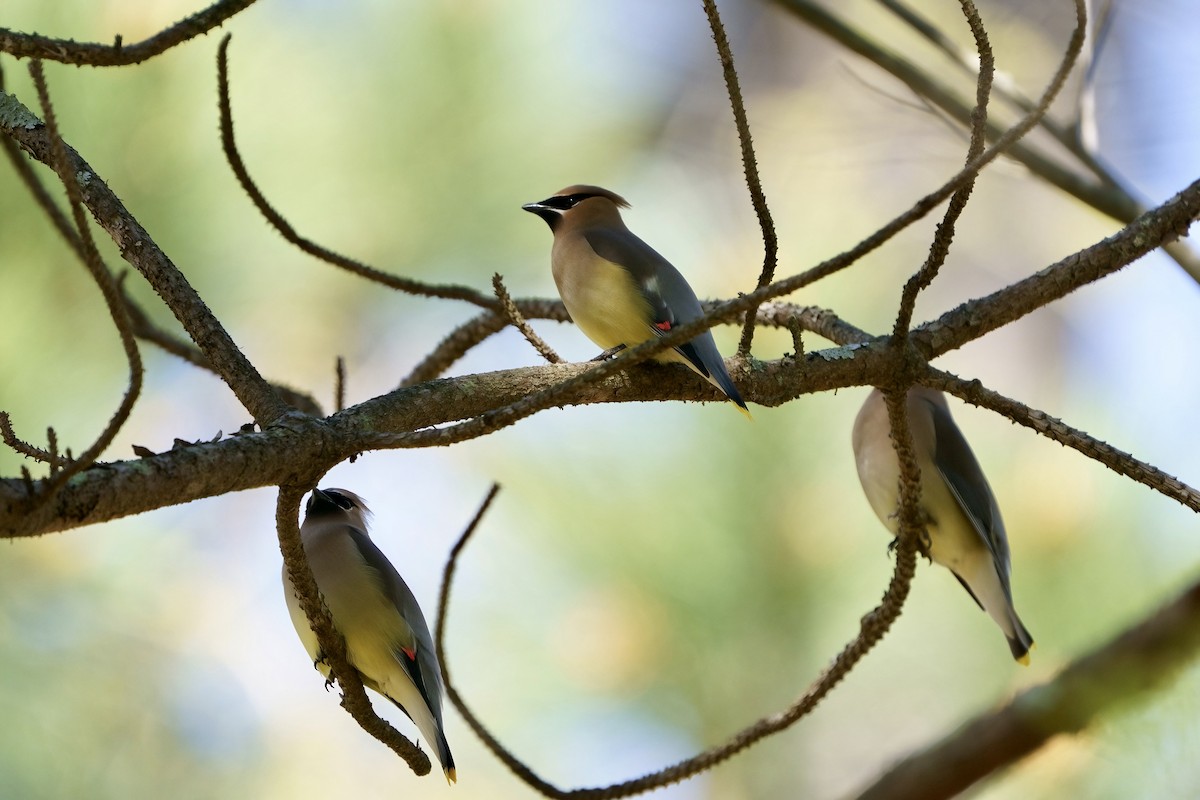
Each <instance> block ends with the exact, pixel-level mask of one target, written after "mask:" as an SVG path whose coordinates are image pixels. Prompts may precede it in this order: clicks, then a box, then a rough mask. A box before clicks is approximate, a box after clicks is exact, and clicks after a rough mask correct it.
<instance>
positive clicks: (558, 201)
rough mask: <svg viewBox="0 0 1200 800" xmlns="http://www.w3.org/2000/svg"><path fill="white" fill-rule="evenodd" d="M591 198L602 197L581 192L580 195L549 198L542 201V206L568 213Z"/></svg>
mask: <svg viewBox="0 0 1200 800" xmlns="http://www.w3.org/2000/svg"><path fill="white" fill-rule="evenodd" d="M589 197H600V195H598V194H593V193H590V192H580V193H579V194H567V195H555V196H554V197H548V198H546V199H545V200H543V201H542V205H544V206H549V207H550V208H556V209H558V210H559V211H567V210H568V209H572V208H574V207H575V206H577V205H579V204H580V203H582V202H583V201H584V200H587V199H588V198H589Z"/></svg>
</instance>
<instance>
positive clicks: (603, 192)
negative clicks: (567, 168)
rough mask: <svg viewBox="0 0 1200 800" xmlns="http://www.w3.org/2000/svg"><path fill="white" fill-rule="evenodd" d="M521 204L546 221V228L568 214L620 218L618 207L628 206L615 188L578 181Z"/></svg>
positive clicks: (553, 229) (555, 229)
mask: <svg viewBox="0 0 1200 800" xmlns="http://www.w3.org/2000/svg"><path fill="white" fill-rule="evenodd" d="M521 208H523V209H525V210H526V211H528V212H529V213H531V214H537V215H538V216H539V217H541V218H542V219H544V220H545V221H546V224H547V225H549V226H550V230H552V231H557V230H558V227H559V225H560V224H561V223H562V221H563V219H564V218H566V216H567V215H568V214H571V216H572V217H576V216H584V217H592V216H597V217H604V218H608V219H613V218H615V219H616V220H618V221H620V219H621V213H620V211H618V209H621V208H629V203H627V202H626V201H625V198H624V197H621V195H619V194H617V193H616V192H610V191H609V190H608V189H602V188H600V187H599V186H589V185H587V184H582V183H580V184H576V185H574V186H568V187H567V188H565V189H562V190H560V191H558V192H555V193H554V194H552V195H551V196H550V197H547V198H546V199H545V200H541V201H539V202H537V203H526V204H525V205H523V206H521Z"/></svg>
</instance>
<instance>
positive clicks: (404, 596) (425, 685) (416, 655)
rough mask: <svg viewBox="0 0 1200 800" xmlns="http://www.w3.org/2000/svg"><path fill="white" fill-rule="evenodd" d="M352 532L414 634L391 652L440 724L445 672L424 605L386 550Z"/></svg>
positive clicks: (394, 643) (393, 645) (351, 529)
mask: <svg viewBox="0 0 1200 800" xmlns="http://www.w3.org/2000/svg"><path fill="white" fill-rule="evenodd" d="M349 530H350V538H351V539H352V540H353V541H354V545H355V547H357V548H358V552H359V553H360V554H362V558H363V561H364V562H365V563H366V564H367V566H368V567H370V568H371V569H373V570H374V571H375V572H377V573H378V574H379V578H380V585H381V586H382V588H383V590H384V592H386V593H387V596H388V598H389V599H390V600H391V601H392V604H393V605H395V607H396V608H397V609H399V611H400V615H401V616H402V617H403V618H404V621H405V622H406V623H407V624H408V627H409V629H410V630H411V631H412V638H411V639H407V640H404V639H401V640H398V641H396V642H393V644H392V652H393V653H394V654H395V656H396V660H397V661H398V662H399V663H400V666H401V668H403V670H404V671H405V673H406V674H407V675H408V677H409V678H410V679H411V680H412V682H413V685H414V686H416V687H417V689H418V690H419V691H420V692H421V696H422V697H423V698H424V699H425V704H426V705H428V706H429V710H430V711H431V712H433V718H434V719H435V720H437V722H438V725H441V722H442V672H441V669H440V668H439V667H438V662H437V655H436V651H435V650H434V647H433V637H432V636H430V634H429V625H428V624H426V622H425V615H424V614H422V613H421V606H420V605H418V603H417V598H416V597H414V596H413V593H412V590H411V589H409V588H408V584H406V583H405V582H404V579H403V578H401V577H400V573H399V572H397V571H396V568H395V567H393V566H392V562H390V561H388V559H387V556H385V555H384V554H383V551H381V550H380V549H379V548H378V547H376V546H375V543H374V542H373V541H371V537H370V536H368V535H367V534H366V532H364V531H362V530H359V529H358V528H355V527H352V526H351V527H350V529H349ZM393 702H394V701H393ZM401 708H403V706H401ZM404 713H406V714H407V713H408V710H407V709H404ZM410 716H411V715H410Z"/></svg>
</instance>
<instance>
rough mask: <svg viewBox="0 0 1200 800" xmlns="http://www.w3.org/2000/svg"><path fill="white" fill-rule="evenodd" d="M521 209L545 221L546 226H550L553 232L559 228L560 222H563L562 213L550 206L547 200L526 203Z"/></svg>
mask: <svg viewBox="0 0 1200 800" xmlns="http://www.w3.org/2000/svg"><path fill="white" fill-rule="evenodd" d="M521 208H522V209H524V210H525V211H528V212H529V213H530V214H537V215H538V216H539V217H541V218H542V219H543V220H545V221H546V224H547V225H549V226H550V230H551V231H553V230H554V229H555V228H557V227H558V223H559V221H560V220H562V211H561V210H560V209H557V208H554V207H553V206H551V205H549V204H548V203H547V202H546V201H545V200H542V201H540V202H537V203H526V204H525V205H523V206H521Z"/></svg>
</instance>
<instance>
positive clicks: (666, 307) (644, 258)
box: [521, 185, 749, 415]
mask: <svg viewBox="0 0 1200 800" xmlns="http://www.w3.org/2000/svg"><path fill="white" fill-rule="evenodd" d="M628 207H629V203H627V202H625V199H624V198H622V197H621V196H620V195H618V194H615V193H613V192H610V191H608V190H607V189H601V188H600V187H598V186H584V185H579V186H568V187H567V188H566V189H563V190H562V191H560V192H559V193H558V194H555V195H554V196H552V197H547V198H546V199H545V200H542V201H541V202H539V203H527V204H525V205H523V206H521V208H523V209H525V210H526V211H529V212H530V213H533V214H537V215H538V216H539V217H541V218H542V219H544V220H545V221H546V224H547V225H549V226H550V230H551V231H552V232H553V233H554V246H553V247H552V248H551V250H550V268H551V271H553V273H554V283H555V284H556V285H557V286H558V293H559V295H561V296H562V300H563V304H564V305H565V306H566V307H567V313H568V314H570V315H571V319H573V320H574V321H575V324H576V325H578V326H579V328H580V329H581V330H582V331H583V332H584V333H585V334H586V335H587V337H588V338H589V339H591V340H592V341H593V342H595V343H596V344H598V345H600V346H601V347H603V348H604V349H605V350H606V351H616V350H619V349H621V348H622V347H635V346H636V345H639V344H641V343H642V342H645V341H648V340H649V339H652V338H654V337H655V336H662V335H663V334H665V333H668V332H670V330H671V329H672V328H674V327H675V326H676V325H682V324H684V323H686V322H691V321H692V320H694V319H699V318H700V317H701V316H703V312H702V311H701V310H700V301H699V300H697V299H696V293H695V292H693V291H692V287H691V286H688V283H687V281H685V280H684V279H683V276H682V275H680V274H679V270H677V269H675V267H673V266H671V262H669V261H667V260H666V259H665V258H663V257H662V256H660V255H659V254H658V253H657V252H655V251H654V249H653V248H651V247H650V245H648V244H646V243H645V242H643V241H642V240H641V239H639V238H638V237H636V236H634V235H633V234H632V233H631V232H630V231H629V229H628V228H626V227H625V223H624V222H623V221H622V220H621V212H620V209H622V208H628ZM654 358H655V360H656V361H661V362H664V363H670V362H678V363H681V364H685V365H687V366H688V367H690V368H691V369H692V370H694V371H695V372H697V373H698V374H699V375H700V377H702V378H704V379H705V380H706V381H708V382H709V383H711V384H712V385H713V386H716V387H717V388H718V389H720V390H721V392H722V393H724V395H725V396H726V397H728V398H729V399H730V401H732V402H733V403H735V404H737V407H738V408H739V409H740V410H741V411H742V412H743V413H745V414H747V415H749V411H748V410H747V409H746V403H745V401H743V400H742V396H741V394H739V393H738V390H737V387H736V386H734V385H733V380H731V379H730V377H729V371H728V370H726V369H725V361H724V360H723V359H722V358H721V354H720V353H719V352H717V346H716V344H715V343H714V342H713V337H712V333H711V332H709V331H704V332H703V333H701V334H699V335H698V336H696V337H695V338H694V339H690V340H688V341H686V342H684V343H682V344H680V345H676V346H675V348H674V349H671V350H666V351H664V352H662V353H659V354H658V355H657V356H655V357H654Z"/></svg>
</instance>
